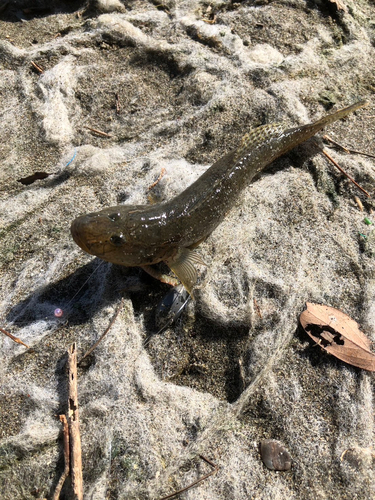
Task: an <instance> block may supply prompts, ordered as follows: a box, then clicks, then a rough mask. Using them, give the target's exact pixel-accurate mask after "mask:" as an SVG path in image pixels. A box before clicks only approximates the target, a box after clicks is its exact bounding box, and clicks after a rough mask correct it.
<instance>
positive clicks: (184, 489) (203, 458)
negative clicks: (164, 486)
mask: <svg viewBox="0 0 375 500" xmlns="http://www.w3.org/2000/svg"><path fill="white" fill-rule="evenodd" d="M199 458H201V459H202V460H203V461H204V462H206V463H207V464H208V465H210V466H211V467H212V468H213V470H212V471H211V472H209V473H208V474H206V475H205V476H202V477H200V478H199V479H197V480H196V481H194V482H193V483H191V484H189V485H188V486H185V488H182V489H181V490H178V491H175V492H174V493H171V494H170V495H167V496H166V497H163V498H160V500H167V499H168V498H173V497H175V496H177V495H179V494H180V493H183V492H184V491H187V490H190V488H193V486H196V485H197V484H198V483H201V482H202V481H204V480H205V479H207V478H208V477H210V476H212V475H213V474H215V472H217V471H218V470H219V466H218V465H215V464H214V463H213V462H211V460H208V458H205V457H204V456H203V455H199Z"/></svg>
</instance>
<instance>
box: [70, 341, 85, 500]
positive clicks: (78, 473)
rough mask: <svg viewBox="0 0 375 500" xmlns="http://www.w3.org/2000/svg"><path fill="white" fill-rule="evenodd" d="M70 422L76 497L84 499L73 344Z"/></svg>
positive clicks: (72, 346)
mask: <svg viewBox="0 0 375 500" xmlns="http://www.w3.org/2000/svg"><path fill="white" fill-rule="evenodd" d="M68 377H69V378H68V381H69V382H68V385H69V399H68V422H69V436H70V452H71V453H70V463H71V468H70V473H71V477H72V487H73V492H74V495H75V498H76V499H77V500H83V481H82V455H81V436H80V433H79V415H78V390H77V348H76V344H75V343H74V344H72V345H71V346H70V347H69V349H68Z"/></svg>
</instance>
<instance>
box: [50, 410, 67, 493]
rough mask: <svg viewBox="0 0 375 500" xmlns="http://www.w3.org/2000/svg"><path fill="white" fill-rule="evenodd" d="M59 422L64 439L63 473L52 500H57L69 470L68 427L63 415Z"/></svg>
mask: <svg viewBox="0 0 375 500" xmlns="http://www.w3.org/2000/svg"><path fill="white" fill-rule="evenodd" d="M59 418H60V422H62V424H63V439H64V464H65V467H64V472H63V473H62V474H61V477H60V479H59V482H58V483H57V485H56V489H55V492H54V494H53V497H52V500H59V498H60V493H61V489H62V487H63V485H64V483H65V479H66V478H67V477H68V476H69V468H70V450H69V426H68V421H67V420H66V416H65V415H60V416H59Z"/></svg>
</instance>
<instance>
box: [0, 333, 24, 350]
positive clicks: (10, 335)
mask: <svg viewBox="0 0 375 500" xmlns="http://www.w3.org/2000/svg"><path fill="white" fill-rule="evenodd" d="M0 332H2V333H3V334H4V335H6V336H7V337H9V338H10V339H12V340H13V342H17V344H22V345H24V346H25V347H27V348H28V349H30V347H29V346H28V345H27V344H25V343H24V342H22V340H20V339H19V338H18V337H15V336H14V335H12V334H11V333H9V332H7V331H6V330H4V329H3V328H0Z"/></svg>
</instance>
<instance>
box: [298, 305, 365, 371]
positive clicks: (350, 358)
mask: <svg viewBox="0 0 375 500" xmlns="http://www.w3.org/2000/svg"><path fill="white" fill-rule="evenodd" d="M299 320H300V323H301V326H302V328H303V329H304V330H305V332H306V333H307V335H309V336H310V337H311V338H312V339H313V340H314V341H315V342H316V343H317V344H319V345H320V346H321V347H322V348H323V349H325V350H326V351H327V352H329V353H330V354H332V355H333V356H335V357H336V358H338V359H341V361H345V363H348V364H349V365H353V366H357V367H358V368H363V369H364V370H368V371H372V372H373V371H375V354H374V353H373V352H371V350H370V346H371V341H370V339H368V338H367V337H366V335H365V334H364V333H363V332H361V330H360V329H359V325H358V323H357V322H356V321H354V320H353V319H352V318H350V317H349V316H348V315H347V314H345V313H343V312H342V311H339V310H338V309H334V308H333V307H329V306H324V305H320V304H312V303H311V302H306V310H305V311H303V313H302V314H301V316H300V318H299Z"/></svg>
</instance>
